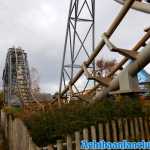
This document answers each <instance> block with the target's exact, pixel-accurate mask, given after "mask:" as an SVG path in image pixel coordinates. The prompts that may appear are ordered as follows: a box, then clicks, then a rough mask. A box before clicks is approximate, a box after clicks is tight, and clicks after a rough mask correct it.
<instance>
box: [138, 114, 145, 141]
mask: <svg viewBox="0 0 150 150" xmlns="http://www.w3.org/2000/svg"><path fill="white" fill-rule="evenodd" d="M138 119H139V127H140V138H141V140H144V139H145V137H144V127H143V118H141V117H140V118H138Z"/></svg>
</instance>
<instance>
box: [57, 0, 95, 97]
mask: <svg viewBox="0 0 150 150" xmlns="http://www.w3.org/2000/svg"><path fill="white" fill-rule="evenodd" d="M94 48H95V0H71V2H70V9H69V16H68V23H67V30H66V38H65V44H64V52H63V60H62V69H61V78H60V88H59V93H61V92H62V89H64V88H65V87H66V86H67V85H68V84H69V85H70V86H69V89H70V90H69V92H67V93H66V95H65V96H68V94H69V93H70V95H72V93H75V94H79V93H80V94H81V93H84V91H85V90H86V89H88V87H90V88H91V87H92V86H94V81H89V80H86V81H83V80H84V79H83V80H82V81H83V82H84V86H83V87H82V88H81V86H80V87H79V86H78V83H77V84H74V85H73V86H72V84H71V82H72V79H73V78H74V76H75V74H76V73H77V72H78V71H79V69H80V67H81V65H82V64H83V61H84V60H85V59H88V58H89V57H90V55H91V54H92V52H93V50H94ZM89 68H90V70H91V71H92V72H93V73H94V72H95V60H93V63H92V64H91V65H90V66H89ZM82 81H81V82H82ZM82 84H83V83H82Z"/></svg>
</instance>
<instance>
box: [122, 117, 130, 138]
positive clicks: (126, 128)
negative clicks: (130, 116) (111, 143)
mask: <svg viewBox="0 0 150 150" xmlns="http://www.w3.org/2000/svg"><path fill="white" fill-rule="evenodd" d="M123 123H124V133H125V139H126V140H128V139H129V127H128V121H127V119H123Z"/></svg>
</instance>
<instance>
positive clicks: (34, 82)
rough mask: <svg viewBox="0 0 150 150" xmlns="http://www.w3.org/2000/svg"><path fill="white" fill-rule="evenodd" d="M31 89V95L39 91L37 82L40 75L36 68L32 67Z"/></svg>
mask: <svg viewBox="0 0 150 150" xmlns="http://www.w3.org/2000/svg"><path fill="white" fill-rule="evenodd" d="M30 74H31V89H32V94H33V95H37V94H39V93H40V86H39V82H40V76H39V72H38V70H37V69H36V68H34V67H32V68H31V71H30Z"/></svg>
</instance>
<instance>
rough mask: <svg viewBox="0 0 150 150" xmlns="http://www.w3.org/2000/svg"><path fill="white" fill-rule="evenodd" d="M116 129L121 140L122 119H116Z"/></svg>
mask: <svg viewBox="0 0 150 150" xmlns="http://www.w3.org/2000/svg"><path fill="white" fill-rule="evenodd" d="M118 131H119V140H120V141H121V140H123V127H122V120H121V119H118Z"/></svg>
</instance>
